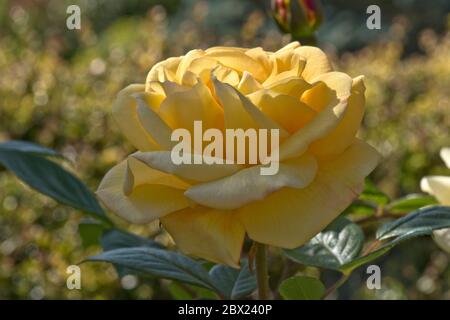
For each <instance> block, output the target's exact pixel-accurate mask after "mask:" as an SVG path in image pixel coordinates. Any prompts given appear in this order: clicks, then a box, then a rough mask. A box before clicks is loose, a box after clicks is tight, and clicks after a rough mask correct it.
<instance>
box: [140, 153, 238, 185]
mask: <svg viewBox="0 0 450 320" xmlns="http://www.w3.org/2000/svg"><path fill="white" fill-rule="evenodd" d="M191 156H192V157H198V158H201V160H202V161H201V164H179V165H176V164H174V163H173V162H172V160H171V151H156V152H136V153H135V154H133V157H134V158H136V159H139V160H141V161H143V162H145V163H146V164H147V165H149V166H150V167H152V168H154V169H156V170H160V171H163V172H166V173H170V174H174V175H176V176H177V177H180V178H182V179H186V180H192V181H203V182H206V181H211V180H215V179H219V178H223V177H226V176H229V175H231V174H234V173H236V172H237V171H239V170H240V169H242V168H243V166H241V165H238V164H206V163H204V160H205V158H206V157H204V156H203V155H200V154H193V155H191ZM209 159H213V158H211V157H209ZM220 160H222V161H223V159H220ZM194 163H195V162H194Z"/></svg>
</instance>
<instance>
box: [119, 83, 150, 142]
mask: <svg viewBox="0 0 450 320" xmlns="http://www.w3.org/2000/svg"><path fill="white" fill-rule="evenodd" d="M143 91H144V85H141V84H132V85H129V86H128V87H126V88H125V89H123V90H121V91H120V92H119V94H118V95H117V98H116V101H115V102H114V104H113V106H112V114H113V118H114V120H115V121H116V123H117V125H118V126H119V128H120V130H121V131H122V133H123V134H124V135H125V137H127V139H128V140H129V141H130V142H131V143H132V144H133V146H134V147H135V148H137V149H139V150H142V151H150V150H157V149H159V147H158V145H157V144H156V143H155V141H154V140H153V139H152V138H151V137H150V135H149V134H148V133H147V132H146V131H145V129H144V128H143V127H142V125H141V123H140V121H139V118H138V114H137V108H136V100H135V99H134V98H133V97H132V94H135V93H138V92H143Z"/></svg>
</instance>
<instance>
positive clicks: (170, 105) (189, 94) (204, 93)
mask: <svg viewBox="0 0 450 320" xmlns="http://www.w3.org/2000/svg"><path fill="white" fill-rule="evenodd" d="M159 114H160V116H161V118H162V119H164V121H165V122H166V123H167V124H168V125H169V126H170V127H171V128H172V129H177V128H185V129H187V130H189V131H190V132H191V133H192V132H193V127H194V121H202V125H203V128H204V129H205V130H206V129H208V128H219V129H220V128H223V111H222V108H220V106H219V105H218V104H217V102H216V101H215V100H214V98H213V97H212V95H211V92H210V91H209V89H208V88H207V87H206V86H205V84H203V83H202V82H198V83H197V84H196V85H195V86H193V87H192V88H190V89H189V90H186V91H180V92H175V93H173V94H172V95H169V96H168V97H167V98H166V99H165V100H164V101H163V103H162V104H161V107H160V109H159Z"/></svg>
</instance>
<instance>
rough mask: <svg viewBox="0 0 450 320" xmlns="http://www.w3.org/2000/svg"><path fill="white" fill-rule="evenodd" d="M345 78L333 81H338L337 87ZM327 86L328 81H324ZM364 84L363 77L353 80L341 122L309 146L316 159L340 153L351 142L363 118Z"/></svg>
mask: <svg viewBox="0 0 450 320" xmlns="http://www.w3.org/2000/svg"><path fill="white" fill-rule="evenodd" d="M343 78H345V77H342V76H340V77H337V79H335V81H340V82H341V84H340V85H339V86H341V87H342V86H343V85H342V83H343V82H344V79H343ZM339 79H341V80H339ZM326 83H327V85H329V81H328V80H327V81H326ZM343 91H344V92H343V93H342V94H343V95H346V94H347V88H345V89H344V90H343ZM364 91H365V87H364V83H363V77H358V78H355V79H354V80H353V82H352V87H351V96H350V98H349V99H348V106H347V110H346V112H345V114H344V117H343V118H342V120H341V122H340V123H339V124H338V126H337V127H336V128H334V129H333V130H332V131H331V132H330V133H329V134H327V136H325V137H324V138H322V139H319V140H317V141H314V142H313V143H312V144H311V151H312V152H313V154H315V155H316V156H318V157H331V156H335V155H338V154H340V153H342V151H344V150H345V149H346V148H347V147H348V146H349V145H350V144H351V143H352V141H353V139H354V137H355V135H356V133H357V132H358V129H359V127H360V125H361V121H362V119H363V117H364V103H365V98H364ZM338 94H339V93H338Z"/></svg>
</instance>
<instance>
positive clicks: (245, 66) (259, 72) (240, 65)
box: [206, 49, 267, 81]
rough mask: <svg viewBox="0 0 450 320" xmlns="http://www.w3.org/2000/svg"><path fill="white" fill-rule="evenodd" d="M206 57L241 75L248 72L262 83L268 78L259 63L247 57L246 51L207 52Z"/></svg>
mask: <svg viewBox="0 0 450 320" xmlns="http://www.w3.org/2000/svg"><path fill="white" fill-rule="evenodd" d="M206 57H209V58H213V59H215V60H217V61H219V62H220V63H221V64H222V65H224V66H225V67H228V68H231V69H234V70H236V71H238V72H239V73H240V74H243V73H244V71H247V72H249V73H251V74H252V76H253V77H255V79H257V80H258V81H262V80H264V79H265V78H266V77H267V74H266V70H265V69H264V67H263V66H262V65H261V64H260V63H259V62H258V61H255V60H254V59H252V58H251V57H250V56H248V55H246V54H245V52H244V51H239V50H230V49H224V50H219V49H217V50H206Z"/></svg>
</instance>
